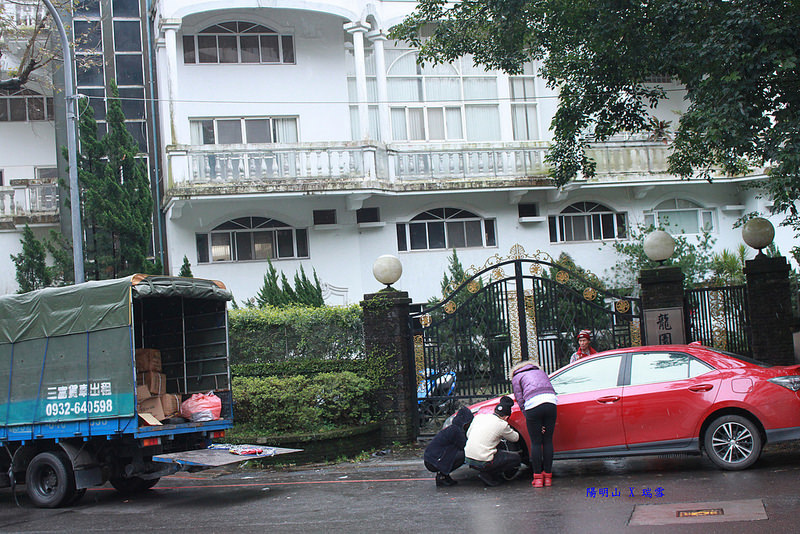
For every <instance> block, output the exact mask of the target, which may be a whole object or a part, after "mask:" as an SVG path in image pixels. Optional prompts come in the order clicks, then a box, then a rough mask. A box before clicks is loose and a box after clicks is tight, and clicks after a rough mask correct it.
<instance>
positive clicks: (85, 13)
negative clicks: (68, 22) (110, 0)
mask: <svg viewBox="0 0 800 534" xmlns="http://www.w3.org/2000/svg"><path fill="white" fill-rule="evenodd" d="M75 15H78V16H81V17H99V16H100V0H78V1H77V2H76V3H75Z"/></svg>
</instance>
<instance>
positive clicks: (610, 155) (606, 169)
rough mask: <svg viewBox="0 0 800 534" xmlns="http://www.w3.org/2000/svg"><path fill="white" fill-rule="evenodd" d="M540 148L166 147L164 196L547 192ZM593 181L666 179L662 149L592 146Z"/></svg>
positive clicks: (637, 145)
mask: <svg viewBox="0 0 800 534" xmlns="http://www.w3.org/2000/svg"><path fill="white" fill-rule="evenodd" d="M547 150H548V145H547V144H546V143H537V142H524V143H523V142H516V143H427V144H424V145H420V144H410V143H409V144H398V143H392V144H389V145H384V144H380V143H354V142H344V143H301V144H293V145H278V144H273V145H228V146H216V145H205V146H188V145H184V146H172V147H168V150H167V158H168V163H169V168H170V171H171V183H170V189H169V191H168V192H167V196H168V197H170V196H182V195H205V194H208V195H210V194H235V193H247V192H277V191H281V192H286V191H297V192H302V191H309V190H313V191H336V190H340V191H347V190H355V189H377V190H383V191H392V192H402V191H425V190H442V189H450V190H458V189H475V188H479V189H481V188H504V187H535V186H548V185H550V183H551V182H550V180H549V178H548V167H547V165H546V164H545V161H544V157H545V154H546V152H547ZM588 152H589V156H590V157H592V158H594V159H595V161H597V176H595V177H594V178H593V181H596V182H605V181H611V182H616V181H620V180H629V181H638V180H657V179H659V178H661V179H666V178H669V175H668V174H667V172H666V171H667V156H668V154H669V147H668V146H666V145H664V144H661V143H647V142H637V143H618V144H604V145H594V146H592V147H591V148H590V149H589V151H588Z"/></svg>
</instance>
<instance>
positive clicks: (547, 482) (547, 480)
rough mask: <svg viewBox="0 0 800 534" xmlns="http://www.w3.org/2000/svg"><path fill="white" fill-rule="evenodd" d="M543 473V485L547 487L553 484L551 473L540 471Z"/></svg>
mask: <svg viewBox="0 0 800 534" xmlns="http://www.w3.org/2000/svg"><path fill="white" fill-rule="evenodd" d="M542 474H543V475H544V487H545V488H549V487H550V486H552V485H553V473H542Z"/></svg>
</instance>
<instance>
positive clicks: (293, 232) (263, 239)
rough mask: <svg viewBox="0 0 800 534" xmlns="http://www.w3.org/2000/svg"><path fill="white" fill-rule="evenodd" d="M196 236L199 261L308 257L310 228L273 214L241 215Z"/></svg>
mask: <svg viewBox="0 0 800 534" xmlns="http://www.w3.org/2000/svg"><path fill="white" fill-rule="evenodd" d="M195 237H196V240H197V262H198V263H209V262H220V261H251V260H266V259H270V260H271V259H276V258H278V259H280V258H307V257H308V234H307V232H306V230H305V229H302V228H293V227H291V226H289V225H288V224H285V223H283V222H281V221H278V220H276V219H270V218H269V217H239V218H238V219H232V220H230V221H227V222H224V223H222V224H220V225H219V226H217V227H216V228H214V229H213V230H211V232H208V233H202V234H196V235H195Z"/></svg>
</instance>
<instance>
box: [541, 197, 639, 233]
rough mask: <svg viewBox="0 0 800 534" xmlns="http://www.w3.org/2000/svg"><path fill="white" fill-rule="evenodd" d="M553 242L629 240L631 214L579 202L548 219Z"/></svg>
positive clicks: (595, 203) (592, 203)
mask: <svg viewBox="0 0 800 534" xmlns="http://www.w3.org/2000/svg"><path fill="white" fill-rule="evenodd" d="M548 222H549V225H550V242H551V243H558V242H565V241H566V242H568V241H602V240H604V239H623V238H626V237H628V214H627V213H625V212H615V211H613V210H612V209H611V208H608V207H607V206H604V205H602V204H598V203H597V202H576V203H574V204H570V205H569V206H567V207H566V208H564V209H563V210H562V211H561V214H560V215H557V216H556V215H551V216H550V217H548Z"/></svg>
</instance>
